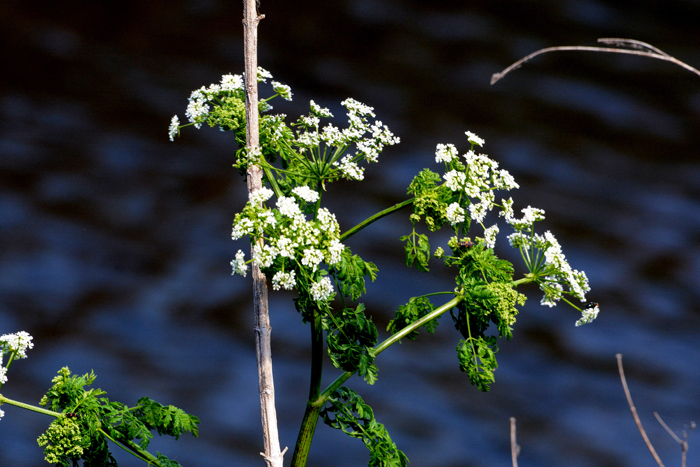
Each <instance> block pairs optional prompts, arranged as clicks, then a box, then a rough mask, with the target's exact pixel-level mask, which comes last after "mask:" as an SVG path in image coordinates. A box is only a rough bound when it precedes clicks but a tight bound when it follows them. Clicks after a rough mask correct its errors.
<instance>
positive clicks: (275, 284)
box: [272, 271, 297, 290]
mask: <svg viewBox="0 0 700 467" xmlns="http://www.w3.org/2000/svg"><path fill="white" fill-rule="evenodd" d="M296 284H297V279H296V273H295V272H294V271H292V272H290V273H286V272H282V271H277V272H276V273H275V275H274V276H272V288H273V289H274V290H279V289H280V288H283V289H285V290H292V289H293V288H294V286H295V285H296Z"/></svg>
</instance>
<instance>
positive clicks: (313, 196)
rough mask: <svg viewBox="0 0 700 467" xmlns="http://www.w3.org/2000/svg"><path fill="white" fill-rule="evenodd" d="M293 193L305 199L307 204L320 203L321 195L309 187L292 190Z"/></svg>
mask: <svg viewBox="0 0 700 467" xmlns="http://www.w3.org/2000/svg"><path fill="white" fill-rule="evenodd" d="M292 193H294V194H295V195H297V196H298V197H299V198H301V199H303V200H304V201H306V202H307V203H315V202H316V201H318V197H319V194H318V192H317V191H314V190H312V189H311V188H309V187H308V186H298V187H296V188H294V189H293V190H292Z"/></svg>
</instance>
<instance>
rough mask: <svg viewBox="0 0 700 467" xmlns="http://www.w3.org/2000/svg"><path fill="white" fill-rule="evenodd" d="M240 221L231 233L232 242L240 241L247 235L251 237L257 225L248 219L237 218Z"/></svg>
mask: <svg viewBox="0 0 700 467" xmlns="http://www.w3.org/2000/svg"><path fill="white" fill-rule="evenodd" d="M236 217H237V218H238V219H237V221H236V223H235V224H233V231H232V232H231V240H238V239H239V238H243V237H245V236H246V235H250V234H251V233H252V232H253V229H254V227H255V225H254V224H253V221H251V220H250V219H248V218H247V217H240V218H239V216H238V215H237V216H236Z"/></svg>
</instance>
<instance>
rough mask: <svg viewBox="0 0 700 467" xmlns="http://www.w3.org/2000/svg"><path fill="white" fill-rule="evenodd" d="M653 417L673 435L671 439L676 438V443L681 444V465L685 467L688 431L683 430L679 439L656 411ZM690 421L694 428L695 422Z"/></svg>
mask: <svg viewBox="0 0 700 467" xmlns="http://www.w3.org/2000/svg"><path fill="white" fill-rule="evenodd" d="M654 417H656V419H657V420H658V421H659V423H660V424H661V426H662V427H664V428H665V429H666V431H667V432H668V434H669V435H671V436H673V439H675V440H676V442H677V443H678V444H680V445H681V451H682V453H681V467H685V460H686V454H687V452H688V432H687V431H686V430H683V439H680V438H679V437H678V436H676V434H675V433H674V432H673V430H671V429H670V428H669V427H668V425H666V423H665V422H664V421H663V420H662V419H661V416H660V415H659V414H658V413H657V412H654ZM690 423H691V425H690V426H691V428H690V429H691V430H692V429H693V428H695V422H690Z"/></svg>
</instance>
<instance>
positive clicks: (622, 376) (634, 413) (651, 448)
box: [615, 354, 664, 467]
mask: <svg viewBox="0 0 700 467" xmlns="http://www.w3.org/2000/svg"><path fill="white" fill-rule="evenodd" d="M615 357H616V358H617V368H618V369H619V370H620V379H621V380H622V388H623V389H624V390H625V396H627V403H628V404H629V406H630V410H631V411H632V416H633V417H634V421H635V422H636V423H637V428H639V432H640V433H641V434H642V438H644V442H645V443H646V445H647V447H648V448H649V451H650V452H651V455H652V456H654V459H656V463H657V464H659V467H664V464H663V462H661V459H660V458H659V455H658V454H656V450H655V449H654V446H652V445H651V441H649V437H648V436H647V433H646V431H644V427H642V421H641V420H640V419H639V415H637V409H636V408H635V407H634V403H633V402H632V395H631V394H630V390H629V388H628V387H627V380H626V379H625V371H624V370H623V369H622V354H617V355H615Z"/></svg>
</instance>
